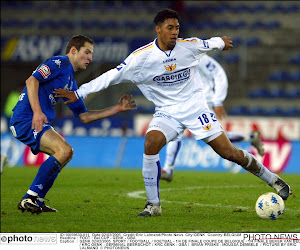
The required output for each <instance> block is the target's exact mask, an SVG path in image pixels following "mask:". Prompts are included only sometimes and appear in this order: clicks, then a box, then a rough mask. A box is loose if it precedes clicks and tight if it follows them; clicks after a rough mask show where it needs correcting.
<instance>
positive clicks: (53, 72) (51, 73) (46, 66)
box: [32, 58, 62, 83]
mask: <svg viewBox="0 0 300 250" xmlns="http://www.w3.org/2000/svg"><path fill="white" fill-rule="evenodd" d="M61 71H62V68H61V67H59V66H58V65H57V64H56V63H55V62H54V61H53V60H51V58H50V59H48V60H46V61H45V62H43V63H41V64H40V65H39V66H38V67H37V68H36V70H35V71H33V73H32V75H33V76H34V77H35V78H36V79H37V80H38V81H39V83H43V82H46V81H49V80H51V79H53V78H55V77H57V76H58V75H59V74H60V73H61Z"/></svg>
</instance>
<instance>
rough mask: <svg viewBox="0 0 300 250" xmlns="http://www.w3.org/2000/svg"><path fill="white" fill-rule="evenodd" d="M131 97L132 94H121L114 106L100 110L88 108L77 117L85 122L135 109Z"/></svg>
mask: <svg viewBox="0 0 300 250" xmlns="http://www.w3.org/2000/svg"><path fill="white" fill-rule="evenodd" d="M131 97H132V96H131V95H128V94H126V95H123V96H121V98H120V100H119V102H118V104H116V105H114V106H111V107H108V108H106V109H102V110H89V111H87V112H85V113H81V114H80V115H79V116H78V117H79V119H80V120H81V121H82V122H83V123H85V124H87V123H91V122H94V121H97V120H101V119H103V118H106V117H109V116H112V115H115V114H117V113H119V112H122V111H126V110H135V109H136V103H135V101H134V100H131Z"/></svg>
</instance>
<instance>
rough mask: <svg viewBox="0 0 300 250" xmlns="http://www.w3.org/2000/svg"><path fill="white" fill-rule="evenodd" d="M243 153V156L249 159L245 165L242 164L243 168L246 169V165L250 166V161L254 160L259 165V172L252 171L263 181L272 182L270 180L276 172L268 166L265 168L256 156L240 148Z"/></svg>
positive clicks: (275, 175)
mask: <svg viewBox="0 0 300 250" xmlns="http://www.w3.org/2000/svg"><path fill="white" fill-rule="evenodd" d="M242 151H243V153H244V156H245V157H246V158H248V159H249V162H248V164H247V166H244V167H243V168H244V169H246V170H248V167H250V165H251V163H252V161H256V164H257V165H258V166H259V167H260V170H259V173H254V175H256V176H257V177H259V178H260V179H262V180H263V181H265V182H267V183H268V184H269V183H271V182H272V180H273V179H274V178H275V177H277V174H275V173H273V172H272V171H270V170H269V169H268V168H266V167H265V166H264V165H263V164H262V163H260V162H259V161H258V160H257V159H256V157H255V156H254V155H252V154H250V153H249V152H247V151H246V150H242ZM248 171H249V170H248ZM249 172H250V171H249Z"/></svg>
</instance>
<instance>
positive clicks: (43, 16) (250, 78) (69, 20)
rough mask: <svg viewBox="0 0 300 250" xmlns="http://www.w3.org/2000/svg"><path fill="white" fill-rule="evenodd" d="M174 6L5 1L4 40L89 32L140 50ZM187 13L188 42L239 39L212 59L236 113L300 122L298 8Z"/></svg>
mask: <svg viewBox="0 0 300 250" xmlns="http://www.w3.org/2000/svg"><path fill="white" fill-rule="evenodd" d="M171 2H172V1H146V2H145V1H142V2H141V1H2V2H1V40H2V38H3V37H11V36H23V35H34V36H45V35H49V34H51V35H58V36H65V35H66V34H73V33H84V34H87V35H89V36H92V37H102V38H103V37H104V38H107V37H115V38H122V39H123V40H124V41H125V42H127V43H128V44H130V45H133V44H134V45H135V46H136V47H139V46H142V45H144V44H145V43H148V42H149V41H152V40H153V38H154V37H155V32H154V31H153V27H154V26H153V24H152V19H153V13H155V12H156V11H158V10H160V9H162V8H165V7H169V6H171V4H172V3H171ZM183 7H184V9H183V10H182V12H181V13H183V15H182V17H183V18H182V21H181V26H182V30H183V32H184V33H183V34H184V36H185V37H191V36H197V37H200V38H208V37H212V36H222V35H228V36H230V37H232V39H233V43H234V46H235V48H234V49H233V50H231V51H230V52H224V54H223V53H219V54H217V53H214V52H213V53H212V56H213V57H214V58H215V59H216V60H218V61H219V62H220V63H221V64H222V65H223V66H224V69H225V70H226V72H227V75H228V78H229V83H230V85H229V91H228V98H227V99H226V102H225V106H227V108H228V110H229V114H230V115H275V116H278V115H282V116H295V115H296V116H299V109H300V104H299V103H300V102H299V98H300V87H299V86H300V84H299V83H300V70H299V63H300V54H299V44H298V40H299V37H300V29H299V23H300V15H299V11H300V3H299V2H295V1H281V2H277V1H226V2H220V1H186V2H185V5H184V6H183ZM100 10H101V11H100ZM99 11H100V12H99ZM37 12H38V13H39V15H35V14H34V13H37ZM53 12H55V18H53ZM20 13H22V15H20ZM181 13H180V14H181ZM33 17H34V18H33ZM287 38H288V39H287ZM131 47H133V46H131ZM278 98H279V99H278ZM253 100H255V101H253ZM266 100H267V102H268V103H267V104H266ZM279 100H280V102H279ZM295 101H297V103H296V104H295ZM241 103H243V105H244V106H241V105H240V104H241ZM145 107H146V108H145V110H146V111H145V112H147V110H148V108H147V106H145ZM264 107H265V109H264ZM270 107H274V108H272V109H271V108H270ZM142 109H143V108H141V110H142Z"/></svg>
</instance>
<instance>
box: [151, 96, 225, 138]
mask: <svg viewBox="0 0 300 250" xmlns="http://www.w3.org/2000/svg"><path fill="white" fill-rule="evenodd" d="M185 128H187V129H188V130H189V131H190V132H191V134H192V135H193V137H194V138H195V139H196V140H203V141H204V142H206V143H207V142H210V141H212V140H213V139H215V138H217V137H218V136H219V135H221V133H222V132H223V128H222V126H221V124H220V123H219V121H218V120H217V119H216V117H215V115H214V113H213V112H212V111H210V110H209V108H208V106H207V104H206V102H205V98H204V96H203V94H202V92H197V93H195V94H194V95H193V96H191V98H190V99H189V100H188V101H186V102H184V103H179V104H176V105H171V106H165V107H156V109H155V113H154V115H153V119H152V121H151V122H150V124H149V128H148V130H147V133H148V132H150V131H152V130H158V131H161V132H162V133H163V134H164V135H165V137H166V140H167V143H168V142H169V141H176V140H181V138H182V135H183V132H184V130H185Z"/></svg>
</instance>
